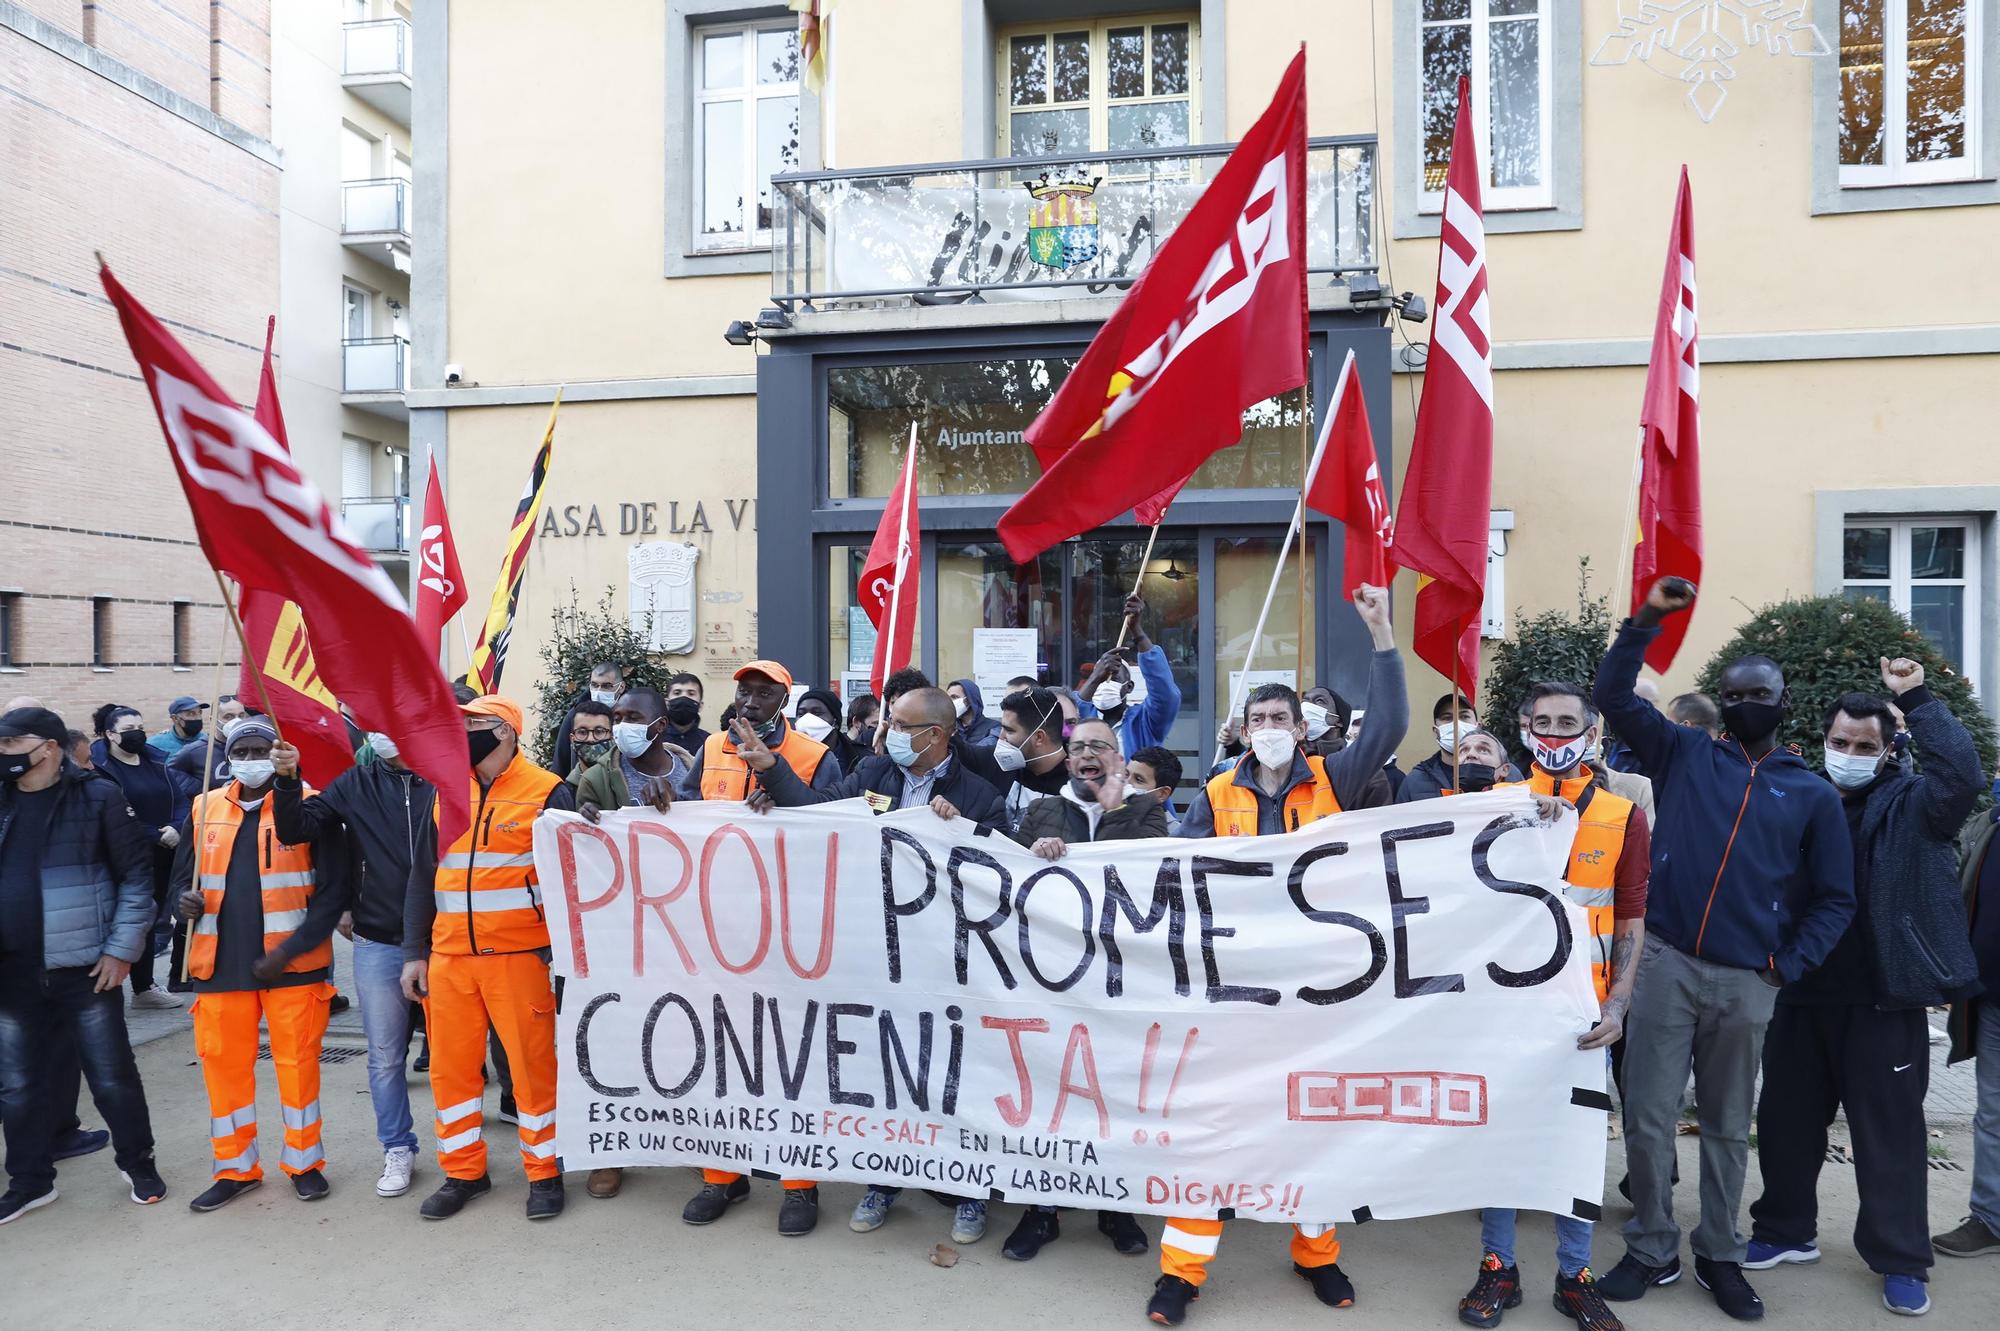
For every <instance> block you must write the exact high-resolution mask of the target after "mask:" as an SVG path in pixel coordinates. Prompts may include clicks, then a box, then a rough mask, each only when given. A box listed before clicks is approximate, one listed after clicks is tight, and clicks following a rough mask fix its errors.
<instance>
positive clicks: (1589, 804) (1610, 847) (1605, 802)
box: [1494, 767, 1632, 1003]
mask: <svg viewBox="0 0 2000 1331" xmlns="http://www.w3.org/2000/svg"><path fill="white" fill-rule="evenodd" d="M1504 786H1526V787H1527V788H1528V789H1530V790H1532V791H1534V792H1535V793H1536V794H1537V795H1554V796H1556V797H1557V798H1559V799H1565V800H1568V801H1569V802H1570V803H1571V804H1574V805H1575V806H1576V811H1577V815H1578V822H1577V825H1576V837H1575V839H1574V840H1572V841H1571V842H1570V847H1569V871H1568V872H1567V873H1565V874H1564V875H1563V882H1564V883H1565V884H1566V886H1565V888H1564V891H1563V895H1564V896H1567V897H1568V898H1569V899H1570V900H1571V901H1574V902H1575V903H1576V904H1577V905H1579V906H1581V907H1583V909H1584V912H1585V913H1586V914H1587V915H1589V916H1590V934H1591V939H1592V942H1593V944H1594V946H1593V948H1592V950H1591V959H1590V978H1591V979H1592V980H1593V981H1594V982H1595V983H1596V985H1597V1001H1598V1002H1599V1003H1602V1002H1603V1001H1604V1000H1605V997H1606V996H1607V995H1609V994H1610V992H1611V936H1612V934H1613V932H1614V931H1615V930H1616V929H1617V927H1618V926H1617V917H1616V915H1615V913H1614V911H1613V909H1612V908H1613V906H1614V905H1615V904H1616V902H1617V896H1618V894H1617V889H1616V886H1615V884H1616V881H1617V876H1618V857H1619V856H1620V855H1622V854H1624V853H1625V828H1626V826H1627V825H1628V824H1629V823H1630V822H1631V820H1632V801H1631V800H1628V799H1626V798H1625V797H1624V796H1622V795H1614V794H1612V793H1611V792H1610V791H1609V790H1607V789H1605V788H1604V787H1603V786H1601V785H1593V784H1592V782H1591V773H1590V769H1589V768H1588V767H1579V768H1578V769H1577V774H1576V775H1575V776H1573V777H1570V778H1569V779H1568V780H1565V781H1561V782H1558V781H1557V780H1556V779H1555V778H1554V777H1552V776H1550V775H1549V774H1548V773H1547V772H1544V771H1543V770H1542V769H1541V768H1539V767H1537V768H1534V769H1533V770H1532V771H1531V772H1530V773H1529V775H1528V779H1527V780H1526V781H1504V782H1502V783H1500V785H1499V786H1495V787H1494V789H1496V790H1498V789H1501V788H1502V787H1504Z"/></svg>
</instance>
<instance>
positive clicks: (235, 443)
mask: <svg viewBox="0 0 2000 1331" xmlns="http://www.w3.org/2000/svg"><path fill="white" fill-rule="evenodd" d="M99 276H100V277H101V278H102V279H103V281H104V291H105V294H106V295H108V296H109V297H110V298H111V303H112V305H113V306H114V307H115V308H116V309H117V311H118V319H119V322H120V323H122V324H123V325H124V329H125V340H126V341H127V342H128V343H130V344H131V347H132V354H133V356H134V358H135V359H137V360H138V362H139V368H140V370H141V371H142V372H143V373H144V374H145V376H146V387H147V388H148V389H149V390H150V391H151V393H152V395H153V407H154V410H155V411H157V412H158V413H159V417H160V428H161V430H162V431H164V432H165V434H166V438H167V452H168V455H169V456H171V457H172V458H173V462H174V469H175V471H176V472H178V473H179V475H180V482H181V490H182V492H183V493H184V494H186V496H187V501H188V508H189V511H190V512H191V514H192V515H193V518H194V529H195V535H196V537H197V538H198V539H199V540H200V542H201V548H202V552H203V553H204V554H206V555H207V556H208V560H209V563H210V564H211V565H213V566H214V567H215V568H218V569H221V570H223V571H225V572H227V573H230V574H231V575H233V576H234V577H235V578H236V580H237V581H238V582H240V583H242V584H243V585H244V586H245V587H248V588H252V589H255V590H258V591H282V592H283V593H284V594H285V595H287V596H290V597H291V598H292V600H293V601H295V602H296V603H297V604H298V607H299V609H300V610H301V611H302V612H303V613H304V616H305V618H306V619H308V620H309V621H311V623H312V626H313V632H314V634H315V635H316V638H317V647H318V650H319V651H321V652H324V653H325V654H326V659H325V660H324V661H322V662H320V668H321V670H322V672H323V674H324V677H325V680H326V683H327V685H328V686H329V687H330V688H331V690H332V691H333V692H334V693H335V694H337V695H338V696H339V697H341V698H342V699H344V700H345V701H346V702H347V705H348V706H349V707H351V708H352V709H353V710H354V715H355V718H356V719H357V720H358V721H360V723H361V724H362V725H364V726H366V727H367V728H369V729H370V730H379V731H382V732H384V733H386V734H388V735H389V736H390V737H391V738H393V739H394V740H395V741H396V744H397V746H398V747H399V748H400V749H401V750H402V753H403V761H404V762H406V763H408V764H409V765H410V767H411V768H413V769H414V770H415V771H417V772H418V773H419V774H421V775H422V776H424V777H426V778H428V779H429V780H430V781H431V783H432V784H433V785H435V786H436V787H437V792H438V793H437V799H438V835H439V837H440V842H439V844H441V845H449V844H451V842H453V841H455V840H457V839H458V837H459V836H460V835H462V834H463V833H464V831H465V829H466V827H467V826H468V825H469V824H470V823H471V820H472V808H471V799H470V794H469V791H470V786H471V783H470V782H469V781H468V780H467V779H466V773H467V772H468V770H469V766H470V765H469V763H468V760H467V757H466V748H465V726H464V722H463V721H462V720H461V718H460V716H459V711H458V706H457V703H456V701H455V700H454V699H453V697H452V693H451V688H450V686H449V685H447V684H446V683H445V679H444V674H443V672H442V671H440V670H439V669H438V665H437V649H436V644H432V645H431V646H430V647H426V646H424V644H423V643H422V642H420V641H418V639H417V630H416V626H415V625H414V624H412V623H411V622H410V617H409V613H408V610H407V608H406V607H405V606H404V603H403V598H402V596H401V595H400V594H399V593H398V592H397V591H396V587H395V584H393V583H391V582H390V581H389V578H388V576H387V575H386V574H384V573H383V572H382V570H381V569H380V568H377V567H376V565H375V561H374V560H372V559H370V558H369V557H368V553H367V552H366V551H365V550H363V549H362V548H361V547H360V545H359V544H358V543H357V542H356V541H355V539H354V537H353V535H352V534H351V533H350V532H349V531H348V530H347V526H346V524H345V523H343V522H342V521H341V520H340V515H339V514H337V513H336V512H334V510H333V508H332V507H331V506H330V505H329V504H328V503H327V501H326V496H324V495H322V494H321V493H320V492H319V487H318V486H316V485H314V484H313V483H312V482H311V481H309V480H307V479H306V478H305V476H303V475H302V474H300V472H299V470H298V468H296V467H294V466H293V465H292V460H291V457H290V455H289V454H287V453H286V452H285V450H284V449H283V448H282V447H281V446H280V445H279V444H278V441H277V440H275V439H273V438H272V437H271V434H270V431H268V430H266V429H265V428H264V427H263V426H262V425H260V424H259V423H258V422H257V421H256V419H255V418H254V417H252V416H251V415H250V414H249V413H248V412H246V411H244V410H243V409H242V408H241V407H239V406H237V405H236V404H235V403H234V402H233V401H231V400H230V398H229V395H228V394H227V393H225V392H223V391H222V389H221V388H219V387H217V385H216V383H215V380H213V379H212V378H210V377H209V375H208V372H207V371H205V370H203V369H202V368H201V366H200V365H198V364H197V363H196V362H195V359H194V357H192V356H190V355H189V354H188V352H187V349H186V348H185V347H183V346H181V344H180V343H179V342H177V341H175V340H174V337H173V335H172V334H171V333H169V332H167V330H166V329H165V328H163V327H161V326H160V322H159V320H157V319H155V318H154V317H153V316H152V315H151V314H149V313H147V312H146V309H145V307H143V306H141V305H140V304H139V302H138V301H136V300H134V299H133V298H132V296H131V293H129V292H128V291H126V290H125V288H124V287H123V286H121V285H119V282H118V279H117V278H115V277H113V276H112V275H111V270H110V269H108V268H101V269H100V270H99Z"/></svg>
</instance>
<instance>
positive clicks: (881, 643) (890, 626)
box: [876, 420, 917, 730]
mask: <svg viewBox="0 0 2000 1331" xmlns="http://www.w3.org/2000/svg"><path fill="white" fill-rule="evenodd" d="M916 487H917V423H916V422H915V421H914V420H913V421H911V422H910V451H909V453H908V454H907V455H905V457H904V459H903V510H902V514H901V516H900V517H899V518H898V519H897V520H898V521H899V522H901V523H902V527H903V529H902V530H901V531H900V532H898V533H897V534H896V547H897V548H896V554H897V557H898V558H899V559H900V558H901V556H902V553H903V550H902V547H903V545H904V543H905V541H906V540H907V539H908V537H909V533H910V492H911V491H912V490H914V489H916ZM911 553H912V554H914V553H915V551H914V550H913V551H912V552H911ZM908 572H909V565H908V564H904V565H903V566H902V567H900V568H898V569H897V570H896V581H895V582H894V583H892V584H891V585H890V587H889V622H888V623H887V624H886V625H884V626H883V628H884V631H885V633H886V634H887V637H886V639H882V638H878V639H877V640H876V641H877V644H878V645H877V648H876V650H877V651H880V652H894V651H895V650H896V615H897V612H898V609H899V607H900V606H901V605H902V601H903V578H904V576H905V575H906V574H907V573H908ZM892 659H893V658H892V657H889V656H884V657H883V658H882V682H883V683H884V684H887V683H888V681H889V676H890V675H892V674H894V673H895V672H894V671H892V670H890V669H889V665H890V662H891V660H892ZM903 664H904V665H908V664H909V662H908V661H905V662H903ZM882 713H883V720H882V726H886V725H888V723H889V722H888V708H886V707H885V708H883V709H882ZM882 726H877V727H876V729H877V730H880V729H881V728H882Z"/></svg>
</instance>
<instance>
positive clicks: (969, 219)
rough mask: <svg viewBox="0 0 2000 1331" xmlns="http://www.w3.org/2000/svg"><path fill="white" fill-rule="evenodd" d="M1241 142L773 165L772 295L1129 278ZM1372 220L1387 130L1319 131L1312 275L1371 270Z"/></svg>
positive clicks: (1064, 285)
mask: <svg viewBox="0 0 2000 1331" xmlns="http://www.w3.org/2000/svg"><path fill="white" fill-rule="evenodd" d="M1234 146H1235V145H1234V144H1227V143H1224V144H1215V145H1213V146H1204V147H1190V148H1162V149H1152V150H1148V151H1146V152H1138V153H1085V154H1080V155H1077V156H1073V157H1052V158H1033V159H1023V158H994V159H988V160H985V161H975V162H946V163H938V164H934V165H929V166H900V167H886V168H882V167H878V168H872V169H863V170H840V171H802V172H793V173H789V174H785V175H779V176H774V177H772V179H771V187H772V195H773V207H774V210H775V213H774V217H773V223H772V233H771V234H772V244H771V294H772V299H773V301H774V302H775V303H776V304H777V305H778V306H779V307H781V308H783V309H786V310H794V309H804V310H812V309H815V308H821V309H824V308H827V307H829V306H842V305H845V306H850V307H851V306H866V305H874V304H878V303H881V302H895V303H908V304H916V305H948V304H959V303H976V302H982V301H993V302H1000V301H1023V300H1049V299H1056V298H1061V297H1076V296H1084V295H1102V294H1105V293H1107V292H1117V291H1122V290H1123V289H1125V288H1126V287H1129V286H1130V285H1131V284H1132V282H1133V281H1134V280H1135V279H1136V278H1137V277H1138V275H1139V273H1140V271H1141V270H1142V269H1143V268H1144V267H1145V266H1146V262H1147V260H1149V259H1151V258H1152V256H1153V254H1154V252H1155V251H1156V250H1157V249H1158V248H1159V247H1160V245H1161V244H1162V243H1163V242H1164V241H1165V240H1166V239H1167V237H1169V236H1171V235H1172V234H1173V233H1174V229H1175V228H1176V227H1177V226H1179V225H1180V223H1181V221H1182V220H1183V219H1184V218H1186V216H1187V214H1188V210H1189V209H1190V208H1192V207H1193V205H1194V202H1195V200H1196V199H1198V198H1199V197H1200V196H1201V192H1202V190H1203V189H1204V188H1205V187H1206V186H1207V184H1208V182H1209V181H1210V180H1211V179H1212V178H1213V177H1214V175H1215V173H1216V171H1217V170H1219V169H1220V168H1221V166H1222V163H1223V161H1224V160H1225V159H1226V158H1227V157H1228V155H1229V153H1230V151H1231V150H1232V149H1233V148H1234ZM1374 221H1375V139H1374V137H1373V136H1372V135H1350V136H1341V137H1333V138H1317V139H1311V140H1309V141H1308V145H1307V155H1306V260H1307V263H1306V267H1307V272H1308V279H1309V282H1310V283H1311V284H1312V285H1313V286H1319V287H1331V286H1337V285H1340V284H1341V283H1342V282H1343V280H1344V279H1345V277H1346V275H1347V274H1349V273H1366V274H1372V273H1373V272H1374V271H1375V239H1374V236H1375V229H1374Z"/></svg>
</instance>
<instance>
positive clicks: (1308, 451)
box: [1297, 353, 1352, 698]
mask: <svg viewBox="0 0 2000 1331" xmlns="http://www.w3.org/2000/svg"><path fill="white" fill-rule="evenodd" d="M1350 354H1352V353H1350ZM1328 419H1329V420H1331V417H1329V418H1328ZM1312 456H1313V447H1312V413H1311V411H1309V410H1308V409H1307V398H1306V394H1305V392H1304V391H1303V390H1301V391H1300V393H1299V516H1298V519H1297V521H1298V526H1299V672H1298V676H1297V679H1298V686H1299V696H1300V697H1302V698H1303V697H1304V696H1305V692H1306V690H1307V689H1309V688H1311V687H1312V685H1311V684H1310V683H1309V682H1308V681H1307V679H1306V487H1307V486H1309V485H1311V484H1312Z"/></svg>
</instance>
